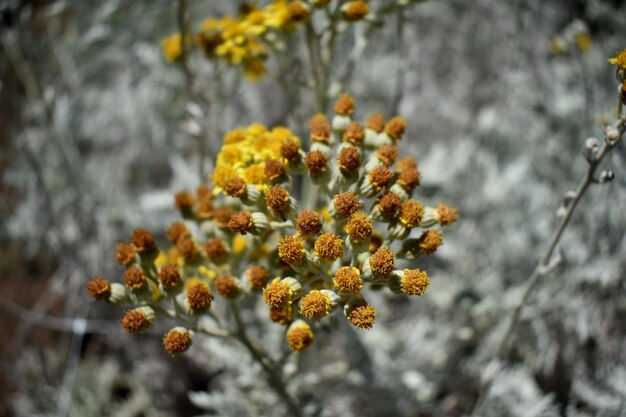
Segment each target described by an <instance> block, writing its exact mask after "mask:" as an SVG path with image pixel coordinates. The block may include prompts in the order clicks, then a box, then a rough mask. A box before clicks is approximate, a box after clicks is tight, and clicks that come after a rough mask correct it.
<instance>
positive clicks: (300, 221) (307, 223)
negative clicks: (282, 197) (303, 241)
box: [296, 209, 322, 237]
mask: <svg viewBox="0 0 626 417" xmlns="http://www.w3.org/2000/svg"><path fill="white" fill-rule="evenodd" d="M296 229H297V230H298V233H300V235H301V236H305V237H306V236H311V235H315V234H317V233H319V231H320V230H322V219H321V217H320V215H319V214H318V213H316V212H314V211H311V210H307V209H304V210H302V211H301V212H300V213H298V217H296Z"/></svg>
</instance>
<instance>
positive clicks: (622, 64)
mask: <svg viewBox="0 0 626 417" xmlns="http://www.w3.org/2000/svg"><path fill="white" fill-rule="evenodd" d="M609 63H610V64H611V65H617V68H618V69H621V70H626V49H623V50H622V51H620V52H618V53H616V54H615V56H614V57H612V58H609Z"/></svg>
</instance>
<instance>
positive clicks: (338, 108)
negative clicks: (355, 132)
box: [335, 93, 356, 116]
mask: <svg viewBox="0 0 626 417" xmlns="http://www.w3.org/2000/svg"><path fill="white" fill-rule="evenodd" d="M355 109H356V104H355V102H354V99H353V98H352V96H351V95H350V94H348V93H343V94H341V95H340V96H339V98H338V99H337V101H336V102H335V113H337V114H339V115H341V116H352V115H353V114H354V110H355Z"/></svg>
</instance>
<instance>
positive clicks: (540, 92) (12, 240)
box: [0, 0, 626, 417]
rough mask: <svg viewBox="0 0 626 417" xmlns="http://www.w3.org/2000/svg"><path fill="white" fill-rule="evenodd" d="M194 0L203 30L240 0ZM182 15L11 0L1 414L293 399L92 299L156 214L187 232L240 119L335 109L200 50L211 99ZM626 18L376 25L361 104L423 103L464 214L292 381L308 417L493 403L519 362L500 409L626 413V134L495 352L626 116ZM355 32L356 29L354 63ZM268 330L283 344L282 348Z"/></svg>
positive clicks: (412, 114)
mask: <svg viewBox="0 0 626 417" xmlns="http://www.w3.org/2000/svg"><path fill="white" fill-rule="evenodd" d="M188 3H189V14H190V20H191V27H192V28H196V27H197V26H198V25H199V24H200V22H201V21H202V20H204V19H205V18H207V17H209V16H218V17H219V16H223V15H226V14H236V13H237V11H238V8H239V3H238V2H234V1H233V2H230V1H228V2H227V1H220V2H216V1H209V0H190V1H189V2H188ZM261 3H263V2H261ZM370 3H371V5H370V7H371V8H372V9H373V10H377V8H378V7H379V6H380V7H382V6H384V5H385V3H391V2H390V1H389V2H386V1H379V2H376V1H371V2H370ZM177 7H178V3H177V2H175V1H165V0H162V1H154V0H152V1H148V0H106V1H105V0H80V1H79V0H73V1H72V0H67V1H54V0H49V1H44V0H41V1H36V0H4V1H0V41H1V43H0V77H1V78H0V179H1V181H0V320H1V323H2V325H1V326H0V340H2V343H0V355H1V374H0V415H6V416H53V415H54V416H68V415H69V416H111V415H115V416H184V415H212V416H213V415H215V416H218V415H219V416H248V415H249V416H256V415H268V416H271V415H279V414H277V413H278V412H279V411H277V410H280V408H276V407H278V406H277V405H276V402H277V399H275V398H274V397H273V396H272V394H271V393H268V392H267V391H266V390H264V389H263V387H259V384H258V380H259V378H262V377H263V376H262V374H260V373H259V370H258V369H256V368H254V367H253V366H252V365H251V364H249V363H248V361H249V359H247V357H246V356H245V353H244V352H240V351H239V350H237V349H235V348H233V347H232V346H225V345H220V344H219V343H216V342H214V341H210V340H208V341H204V342H198V343H197V344H196V345H194V347H193V348H192V349H191V351H190V352H189V353H187V354H185V355H183V356H182V357H177V358H170V357H169V356H168V355H167V354H166V353H165V352H163V351H162V348H161V345H160V337H161V334H162V332H159V331H155V332H153V333H148V334H144V335H140V336H136V335H128V334H123V333H122V332H121V331H120V329H119V325H118V319H119V315H120V314H121V311H120V310H119V309H117V308H114V307H111V306H108V305H100V304H98V305H95V304H94V303H92V302H91V301H90V300H89V299H88V298H87V297H86V294H85V290H84V285H85V283H86V282H87V280H88V279H90V278H91V277H93V276H105V277H107V278H109V279H111V280H116V281H119V280H120V278H121V274H122V272H123V269H122V268H121V267H119V266H118V265H117V264H116V262H115V256H114V251H115V244H116V242H118V241H123V240H127V239H128V237H129V235H130V233H131V231H132V230H133V229H134V228H135V227H146V228H149V229H151V230H154V231H155V233H157V234H158V237H159V238H163V236H164V233H165V230H166V227H167V226H168V225H169V224H170V223H171V222H172V221H173V220H174V219H176V217H177V216H176V213H175V210H174V209H173V194H174V193H175V192H176V191H178V190H180V189H183V188H190V189H193V188H195V187H196V186H197V185H198V184H199V183H200V182H201V180H202V181H206V178H207V173H208V172H209V171H210V168H211V159H212V157H214V156H215V151H216V150H217V149H219V146H220V144H221V138H222V137H223V135H224V133H225V132H227V131H228V130H231V129H233V128H236V127H238V126H245V125H248V124H250V123H252V122H261V123H264V124H266V125H268V126H276V125H287V126H288V127H290V128H291V129H292V130H293V131H294V132H295V133H296V134H297V135H299V136H300V137H306V136H307V125H306V120H307V119H308V117H309V116H310V115H312V114H313V113H314V112H315V99H314V95H313V92H312V91H310V90H308V89H306V88H299V87H298V88H296V89H295V92H293V91H291V90H290V89H289V88H287V89H286V88H285V80H286V79H285V78H284V77H282V78H281V77H279V76H277V75H278V73H279V70H280V65H279V63H278V62H275V61H272V60H271V59H270V60H269V61H268V71H269V74H270V75H269V76H267V77H264V78H262V79H261V80H259V81H257V82H251V81H249V80H247V79H246V78H244V77H242V76H241V71H239V70H238V69H236V68H230V67H229V66H228V65H221V66H220V65H213V64H212V63H211V62H210V61H208V60H207V59H206V58H204V57H203V56H201V54H196V55H194V56H192V57H190V58H191V59H190V66H191V68H192V70H193V71H194V76H195V80H194V82H195V89H196V91H195V92H192V93H191V94H190V92H189V90H188V89H187V88H186V79H185V76H184V73H183V71H182V70H181V68H180V66H179V65H176V64H172V63H168V62H166V60H165V59H164V58H163V55H162V51H161V46H160V42H161V40H162V39H163V38H165V37H166V36H168V35H170V34H171V33H173V32H175V31H177V30H178V26H177ZM625 16H626V2H623V1H621V0H606V1H600V0H588V1H585V0H551V1H521V0H520V1H517V0H516V1H508V2H502V1H497V0H475V1H471V2H468V1H463V0H440V1H428V2H424V3H420V4H416V5H412V6H410V7H407V8H406V9H405V11H404V12H403V13H402V15H400V14H391V15H387V16H385V18H384V25H382V26H380V27H377V28H376V29H375V30H374V31H373V33H372V36H371V37H370V38H369V43H368V44H367V47H366V48H365V49H364V51H363V54H362V56H361V57H360V60H359V63H358V65H356V67H355V68H354V71H353V73H352V74H351V76H350V77H349V80H348V81H347V82H346V84H345V85H343V86H341V87H342V89H344V90H347V91H349V92H350V93H351V94H352V95H353V96H354V97H355V98H356V99H357V103H358V109H357V115H358V116H359V118H360V119H361V120H362V119H364V118H365V117H366V116H367V115H368V114H369V113H370V112H372V111H375V110H377V111H381V112H383V113H385V114H386V115H387V116H389V115H393V114H399V115H401V116H403V117H405V118H406V119H407V122H408V131H407V134H406V135H405V139H404V140H403V141H402V142H401V149H402V151H403V152H406V154H409V155H412V156H415V157H417V159H418V160H419V162H420V171H421V172H422V176H423V181H422V185H421V186H420V188H419V189H418V193H417V196H418V198H419V199H420V200H423V201H425V202H427V203H431V204H434V203H437V202H439V201H443V202H446V203H448V204H449V205H451V206H455V207H458V208H459V210H460V212H461V219H460V220H459V221H458V222H457V223H456V224H455V225H453V226H451V227H450V228H448V229H447V230H446V231H447V234H446V237H445V243H444V245H443V247H442V248H441V249H440V250H439V251H438V253H437V254H436V255H434V256H432V257H429V258H428V259H427V260H425V261H423V262H422V264H421V265H423V267H424V269H426V270H428V271H429V274H430V275H431V277H432V279H433V282H432V285H431V289H430V291H429V293H428V294H427V296H425V297H422V298H420V299H409V298H407V297H399V296H391V295H389V294H386V293H384V292H380V293H376V294H375V295H374V296H373V300H374V303H375V304H376V306H377V308H378V322H377V325H376V326H375V327H374V329H372V330H371V331H369V332H363V333H359V334H356V332H355V331H353V330H351V329H350V328H348V326H346V325H343V324H341V323H338V324H337V327H335V328H330V327H329V328H324V329H322V331H321V333H320V336H319V339H318V340H319V342H318V341H316V343H315V345H314V346H313V347H312V348H311V349H310V350H309V351H307V352H305V353H303V354H302V356H301V358H300V361H299V364H300V365H301V366H299V369H298V371H297V373H296V374H295V375H292V380H291V382H290V383H292V384H295V386H296V387H297V388H298V391H299V392H300V396H301V399H302V400H303V402H304V403H305V404H306V407H307V408H306V411H307V413H308V414H310V415H317V416H338V415H341V416H382V415H397V416H410V417H413V416H415V417H417V416H461V415H470V414H471V413H472V410H473V408H474V406H475V404H476V402H477V400H478V398H479V395H480V391H481V381H484V380H485V378H495V380H494V381H493V383H492V384H491V385H490V388H489V390H487V392H486V393H483V394H484V395H482V396H481V402H484V403H483V405H482V408H481V414H482V415H488V416H520V417H521V416H526V417H530V416H576V417H578V416H580V417H583V416H619V415H624V414H623V413H624V409H626V350H625V349H624V347H623V346H624V338H625V336H626V320H625V319H626V291H625V289H626V287H625V282H624V276H625V269H626V252H625V247H626V246H625V245H624V243H625V242H624V239H625V233H624V231H625V227H626V210H625V208H626V194H625V193H624V190H625V188H626V166H625V158H624V147H623V145H619V146H618V148H617V149H616V150H615V151H614V152H612V153H611V154H610V155H609V157H608V158H607V159H606V160H605V163H604V165H603V167H602V168H606V169H611V170H613V171H614V173H615V180H614V181H612V182H610V183H609V184H603V185H594V186H593V187H592V188H591V189H590V190H589V192H588V194H587V195H586V196H585V197H584V198H583V200H582V201H581V204H580V206H579V207H578V209H577V211H576V212H575V214H574V217H573V219H572V224H571V226H570V227H569V229H568V230H567V232H566V233H565V235H564V237H563V239H562V241H561V244H560V245H559V253H560V255H561V256H562V259H563V261H562V262H561V263H560V265H559V266H558V267H557V268H556V269H555V270H554V271H552V272H551V273H550V274H549V275H548V276H546V277H545V279H544V280H543V282H542V283H541V284H540V285H539V287H538V289H537V291H536V292H535V293H534V295H533V296H532V297H531V301H530V304H529V306H528V307H527V308H526V309H524V310H523V314H522V320H521V322H520V325H519V326H518V330H517V333H516V338H515V340H514V345H513V349H512V350H511V352H510V354H509V356H508V357H507V362H506V365H504V367H503V368H502V369H500V370H498V372H496V373H494V371H493V370H492V369H490V368H489V366H488V363H489V359H490V357H491V356H492V355H493V351H494V348H495V343H496V341H497V340H498V336H499V334H500V333H501V332H502V330H503V326H504V324H505V320H504V319H505V318H506V314H507V312H508V311H509V308H510V307H511V305H513V303H514V302H515V301H516V300H517V299H518V298H519V297H520V296H521V293H522V291H523V289H524V286H525V282H526V280H527V278H528V276H529V275H530V273H531V272H532V270H533V268H534V266H535V265H536V263H537V260H538V258H539V256H540V255H541V253H542V252H543V250H544V249H545V247H546V245H547V240H548V238H549V236H550V234H551V233H552V230H554V228H555V226H556V224H557V221H558V217H557V216H558V208H559V207H560V205H561V203H562V201H563V198H564V196H565V193H566V192H567V191H570V190H572V189H574V188H575V187H576V185H577V184H578V182H579V180H580V178H581V177H582V175H583V174H584V172H585V170H586V168H587V162H586V161H585V159H584V158H583V157H582V156H581V149H582V145H583V143H584V140H585V139H586V138H587V137H589V136H597V137H599V138H601V137H602V125H603V124H606V123H609V122H612V121H613V120H615V109H616V106H617V93H616V92H617V85H618V83H617V81H616V79H615V67H613V66H610V65H609V64H608V62H607V59H608V58H609V57H612V56H614V55H615V53H616V52H618V51H620V50H622V49H624V48H626V25H625ZM293 39H294V42H293V43H292V44H291V45H290V48H289V49H288V51H287V52H285V53H286V54H289V56H291V57H293V61H292V62H295V63H300V66H299V65H293V66H290V67H288V68H287V70H288V71H289V73H293V72H298V71H304V70H303V69H302V68H301V66H302V65H306V60H305V59H304V58H303V59H301V60H300V59H299V57H304V56H305V51H304V49H298V42H304V40H303V39H302V33H295V34H294V35H293ZM353 43H354V39H353V37H352V35H351V33H350V31H349V30H346V32H345V34H344V35H343V36H342V39H341V41H340V44H339V46H338V48H339V49H338V51H339V52H338V54H337V55H338V57H339V60H340V61H341V59H342V58H343V59H344V61H345V59H347V56H348V54H349V53H350V51H351V50H352V47H353ZM283 69H284V68H283ZM332 70H334V69H332ZM339 70H340V68H337V71H339ZM287 80H289V78H287ZM288 92H289V94H288ZM190 103H192V104H191V105H190ZM200 144H203V148H204V152H205V158H204V160H202V159H201V153H200V151H199V149H200ZM201 172H202V175H203V177H201V176H200V173H201ZM259 322H260V324H259V326H260V327H259V329H260V330H259V333H260V335H259V338H260V339H263V338H266V339H268V340H267V341H266V342H267V343H270V344H271V343H276V340H274V339H276V337H277V336H276V332H275V331H274V332H272V331H268V332H267V333H265V332H264V331H263V329H264V328H265V327H263V326H267V327H270V326H272V324H271V323H261V322H262V320H259ZM494 375H495V376H494Z"/></svg>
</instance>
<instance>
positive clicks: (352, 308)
mask: <svg viewBox="0 0 626 417" xmlns="http://www.w3.org/2000/svg"><path fill="white" fill-rule="evenodd" d="M344 314H345V316H346V318H347V319H348V321H349V322H350V323H351V324H352V325H353V326H354V327H356V328H357V329H359V330H369V329H371V328H372V327H373V326H374V322H375V321H376V309H375V308H374V307H373V306H371V305H370V304H368V303H367V302H366V301H365V300H362V299H361V300H358V299H357V300H351V301H350V302H348V303H346V306H345V307H344Z"/></svg>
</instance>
